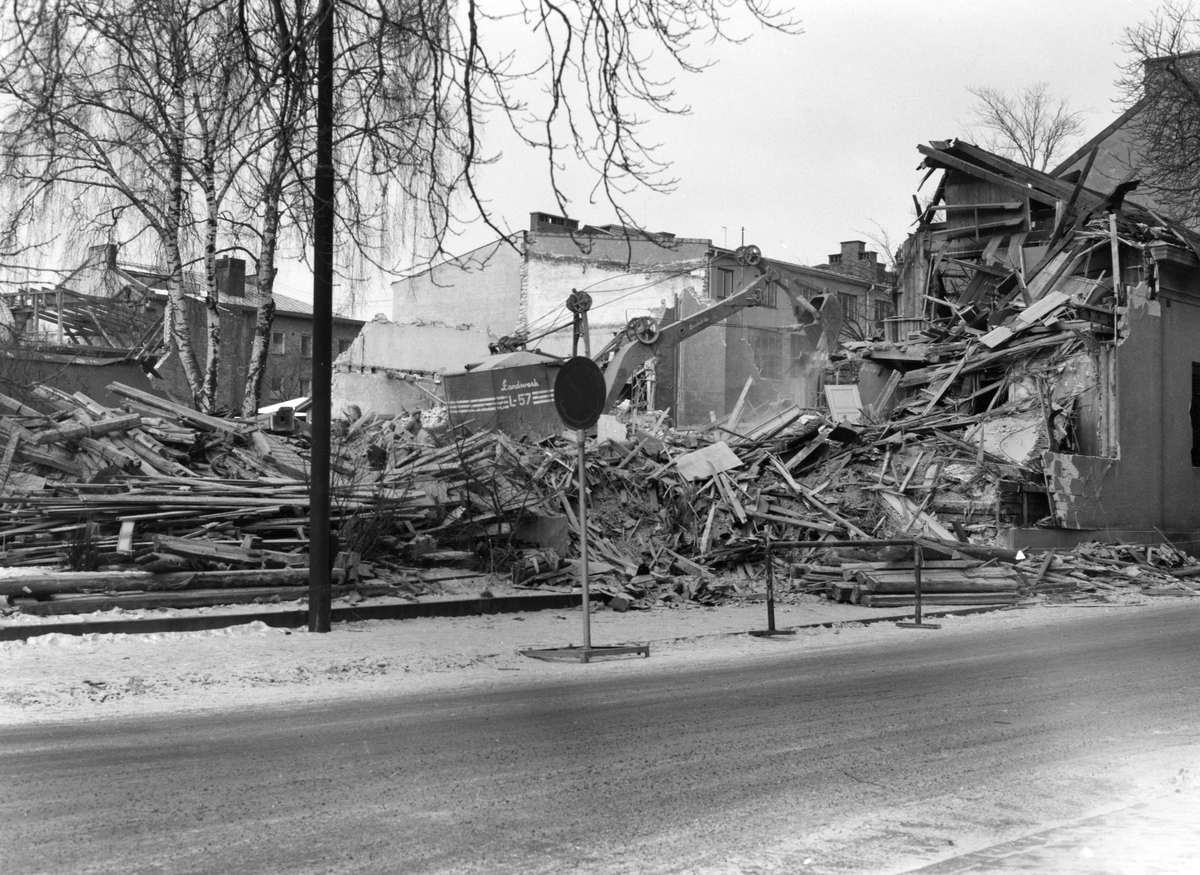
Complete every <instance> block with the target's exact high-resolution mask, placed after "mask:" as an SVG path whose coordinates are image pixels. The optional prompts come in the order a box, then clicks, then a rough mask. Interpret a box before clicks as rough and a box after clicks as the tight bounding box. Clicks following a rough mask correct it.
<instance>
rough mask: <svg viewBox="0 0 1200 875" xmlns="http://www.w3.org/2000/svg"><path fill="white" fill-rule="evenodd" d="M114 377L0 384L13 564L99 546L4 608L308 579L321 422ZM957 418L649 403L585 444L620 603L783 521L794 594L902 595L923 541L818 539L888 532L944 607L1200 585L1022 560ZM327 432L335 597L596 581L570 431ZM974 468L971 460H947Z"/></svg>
mask: <svg viewBox="0 0 1200 875" xmlns="http://www.w3.org/2000/svg"><path fill="white" fill-rule="evenodd" d="M109 389H110V391H111V392H113V393H114V394H116V395H118V396H119V397H121V398H122V399H123V402H122V404H121V405H120V407H119V408H106V407H103V406H102V405H99V404H97V403H95V402H94V401H92V400H91V399H88V398H86V397H83V396H81V395H78V394H77V395H66V394H64V393H61V392H56V391H54V390H50V389H42V390H41V395H42V399H43V400H44V401H45V402H47V406H48V408H49V412H47V411H46V410H45V409H42V410H38V409H34V408H32V407H29V406H27V405H24V404H20V403H19V402H16V401H15V400H13V399H10V398H6V397H3V396H0V406H3V407H4V408H5V409H6V411H7V412H6V414H5V415H4V416H3V418H0V432H2V433H3V436H4V437H5V439H6V441H5V452H4V456H3V460H4V468H3V473H4V486H3V491H2V492H0V564H4V565H9V566H56V567H58V568H61V567H62V566H63V565H73V566H78V564H79V563H78V561H77V560H78V559H79V556H80V555H81V554H82V553H84V552H86V551H87V550H91V551H92V552H93V553H94V554H95V555H94V557H93V558H94V559H95V560H96V562H95V565H96V566H97V567H96V568H95V569H94V570H91V571H87V572H65V571H58V570H55V571H53V572H52V573H51V572H49V570H48V573H46V574H40V575H37V576H36V577H21V578H12V579H9V580H5V581H3V582H0V596H2V597H4V599H5V601H6V602H7V604H6V605H5V606H4V610H8V611H12V610H20V611H24V612H27V613H38V614H62V613H78V612H83V611H92V610H106V609H109V608H112V607H126V608H147V607H172V606H174V607H183V606H187V607H195V606H199V605H206V604H233V603H242V602H269V601H282V600H295V599H302V598H304V597H305V596H306V594H307V581H308V525H309V519H308V516H309V497H308V486H307V480H306V477H305V472H306V471H307V458H308V441H307V438H306V437H305V435H304V434H303V431H302V430H301V431H300V432H299V433H290V434H275V433H271V432H270V431H268V430H267V429H266V428H265V427H263V425H262V424H260V423H257V422H251V421H245V420H238V419H231V418H226V417H215V416H207V415H205V414H200V413H197V412H195V411H192V410H190V409H188V408H186V407H181V406H178V405H174V404H172V403H171V402H168V401H164V400H163V399H161V398H156V397H153V396H149V395H145V394H143V393H139V392H137V391H136V390H132V389H130V388H128V387H124V386H121V385H119V384H113V385H112V386H110V387H109ZM951 428H952V426H950V425H948V424H947V423H944V422H943V423H942V424H941V425H940V426H936V427H927V428H923V427H922V426H920V425H914V424H909V426H907V427H904V428H903V429H902V430H900V431H897V429H896V425H895V422H894V421H892V420H886V421H884V422H880V423H874V424H872V423H870V422H863V423H859V424H856V425H850V424H847V423H834V422H833V421H831V420H830V419H829V418H828V417H826V416H824V415H822V414H820V413H819V412H816V411H802V410H800V409H798V408H795V407H790V408H785V409H782V410H780V411H778V412H776V413H774V414H772V415H768V416H765V417H761V418H760V420H759V424H758V425H757V426H754V427H751V428H745V429H743V430H742V431H741V432H740V433H737V434H734V433H732V432H729V431H722V430H721V429H720V428H713V429H709V430H708V431H706V432H677V431H674V430H672V429H669V428H664V427H662V426H661V425H660V424H658V423H652V424H651V425H650V426H649V427H639V423H637V422H634V423H631V428H630V431H629V434H628V438H627V439H626V440H625V441H619V440H606V441H604V442H600V443H597V442H596V441H595V440H594V439H592V440H589V441H588V444H587V448H586V454H585V476H586V481H587V485H588V514H587V536H588V537H587V541H588V544H589V548H590V551H591V552H590V554H589V556H590V563H589V564H590V570H591V574H592V577H593V581H594V585H595V586H596V588H597V589H598V590H599V591H601V592H605V593H607V594H608V595H609V596H610V598H611V599H612V600H613V603H614V604H615V605H616V606H618V607H622V608H625V607H644V606H650V605H656V604H676V603H682V602H693V603H699V604H719V603H721V602H723V601H726V600H730V599H739V598H747V597H757V596H759V595H761V592H762V588H763V581H764V578H765V574H766V570H767V564H766V563H767V561H768V553H767V548H768V544H769V543H771V542H785V541H786V542H791V543H793V544H794V545H795V546H792V547H790V548H788V549H786V550H784V549H774V550H773V551H772V552H771V554H770V562H771V566H770V568H771V572H772V574H773V575H774V579H775V581H776V591H777V593H778V594H779V595H780V597H781V598H783V599H786V598H788V597H789V596H794V597H802V596H804V595H810V594H820V595H824V596H828V597H831V598H835V599H839V600H847V601H852V602H855V603H857V604H861V605H864V606H895V605H900V604H907V603H908V602H907V601H905V600H907V599H911V598H912V595H911V592H910V591H908V590H906V589H905V588H904V587H905V585H906V581H908V580H911V577H912V574H911V570H910V567H907V566H906V565H905V563H906V562H908V563H910V564H911V556H899V557H897V556H894V555H888V554H887V553H879V552H877V551H875V552H873V551H871V550H866V549H864V550H859V551H849V552H848V551H846V550H844V549H834V548H829V547H825V546H822V542H823V541H828V540H846V539H850V540H854V539H859V540H865V539H870V538H883V537H887V538H902V539H904V538H912V539H919V540H920V542H921V543H922V545H923V547H924V553H925V559H926V565H925V568H926V570H925V572H924V574H925V578H924V579H925V580H926V581H927V584H926V586H925V588H924V590H923V593H924V595H925V598H927V599H929V600H930V603H931V604H937V603H939V602H948V603H954V604H964V603H965V604H1012V603H1014V602H1016V601H1018V600H1020V599H1027V598H1029V597H1032V596H1039V597H1041V598H1043V599H1058V600H1062V599H1070V598H1074V597H1083V598H1095V597H1097V596H1103V595H1104V594H1106V593H1109V592H1116V591H1118V590H1120V591H1131V590H1141V591H1145V592H1148V593H1150V594H1166V593H1168V592H1169V593H1180V594H1185V593H1186V594H1190V593H1191V592H1192V588H1191V585H1190V571H1191V569H1193V568H1195V567H1197V566H1196V563H1195V561H1194V560H1192V559H1191V558H1190V557H1188V556H1186V555H1185V554H1183V553H1181V552H1179V551H1174V550H1171V549H1170V548H1169V547H1158V548H1151V550H1152V551H1153V552H1151V553H1146V548H1137V550H1141V551H1142V552H1140V553H1138V552H1137V550H1135V549H1134V548H1116V547H1106V548H1099V547H1095V548H1092V552H1090V553H1088V552H1079V550H1077V551H1074V552H1068V553H1057V554H1045V555H1035V556H1032V557H1028V558H1022V557H1021V556H1019V555H1018V554H1016V553H1014V552H1013V551H1008V550H1004V549H1002V548H999V547H995V546H993V542H994V540H995V535H996V533H997V532H998V531H999V528H998V527H1000V526H1002V525H1004V524H1006V520H1005V515H1004V513H1003V510H1002V509H998V508H997V505H998V504H999V503H1000V502H1001V500H1002V499H1001V498H1000V492H999V490H997V489H996V488H995V486H996V484H997V483H998V481H999V480H1000V478H1001V477H1002V470H1001V469H1002V467H1003V466H1002V464H1001V463H1000V462H998V461H997V460H996V459H994V458H992V457H991V456H990V455H989V454H988V453H986V452H983V453H981V452H980V450H979V447H978V446H976V445H973V444H971V443H970V442H969V441H968V440H967V439H966V438H965V437H963V436H962V435H961V432H955V431H952V430H951ZM334 433H335V439H334V449H335V452H334V458H333V471H334V482H333V507H332V516H333V526H334V528H335V530H336V531H337V533H338V536H339V544H338V549H337V550H336V551H335V555H336V556H337V567H336V568H335V596H347V597H350V598H358V597H365V596H370V595H385V594H386V595H403V596H408V597H412V596H416V595H420V594H421V593H422V592H423V591H428V588H423V583H425V582H427V581H431V580H432V579H433V578H434V577H439V576H442V575H445V574H446V573H449V572H450V571H451V570H452V569H455V568H457V569H461V570H462V573H463V574H475V573H479V572H480V571H505V572H507V573H510V574H511V576H512V580H513V582H514V583H515V584H516V585H518V586H521V587H526V588H529V589H544V590H558V591H564V590H570V589H572V588H574V587H575V586H576V585H577V580H578V563H579V559H578V557H579V547H580V543H581V540H582V538H581V534H582V528H581V525H580V521H579V516H578V498H579V496H578V492H577V488H578V487H577V467H576V466H577V455H576V447H575V445H574V442H573V441H572V440H570V439H567V438H565V437H564V438H553V439H549V440H545V441H541V442H538V443H527V442H522V441H518V440H516V439H514V438H511V437H509V436H507V435H504V434H500V433H481V434H475V435H458V436H454V435H450V434H447V433H445V432H441V433H438V434H436V435H431V434H427V433H425V432H424V431H422V430H420V429H414V428H412V418H411V417H403V416H401V417H386V416H379V415H375V414H367V415H365V416H358V417H356V418H354V419H353V420H349V419H341V420H338V421H336V422H335V429H334ZM958 466H961V467H962V469H963V470H967V471H969V472H970V474H969V476H967V477H963V476H951V475H952V474H953V473H954V472H955V471H956V470H957V468H958ZM947 508H949V512H947V511H946V509H947ZM1101 549H1104V550H1110V551H1115V552H1111V554H1103V553H1101V552H1098V551H1100V550H1101ZM73 554H74V557H73ZM1046 555H1048V556H1049V559H1046V558H1045V557H1046ZM1042 561H1045V562H1046V563H1047V564H1046V565H1045V567H1042V566H1041V565H1040V564H1039V563H1041V562H1042ZM447 566H449V568H447ZM1098 569H1099V570H1098ZM1131 569H1136V571H1132V570H1131ZM951 580H953V581H957V583H952V582H951ZM952 586H954V587H956V588H954V589H951V588H949V587H952ZM430 588H431V587H430Z"/></svg>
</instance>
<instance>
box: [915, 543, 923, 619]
mask: <svg viewBox="0 0 1200 875" xmlns="http://www.w3.org/2000/svg"><path fill="white" fill-rule="evenodd" d="M923 563H924V555H923V553H922V551H921V545H920V544H917V545H916V546H915V547H914V548H913V593H914V594H915V595H916V601H917V625H918V626H920V625H921V565H922V564H923Z"/></svg>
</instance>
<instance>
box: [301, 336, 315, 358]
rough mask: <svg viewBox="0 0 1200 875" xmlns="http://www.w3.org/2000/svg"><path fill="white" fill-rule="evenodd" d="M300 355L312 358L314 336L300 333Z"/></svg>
mask: <svg viewBox="0 0 1200 875" xmlns="http://www.w3.org/2000/svg"><path fill="white" fill-rule="evenodd" d="M300 357H301V358H306V359H310V358H312V336H311V335H308V334H301V335H300Z"/></svg>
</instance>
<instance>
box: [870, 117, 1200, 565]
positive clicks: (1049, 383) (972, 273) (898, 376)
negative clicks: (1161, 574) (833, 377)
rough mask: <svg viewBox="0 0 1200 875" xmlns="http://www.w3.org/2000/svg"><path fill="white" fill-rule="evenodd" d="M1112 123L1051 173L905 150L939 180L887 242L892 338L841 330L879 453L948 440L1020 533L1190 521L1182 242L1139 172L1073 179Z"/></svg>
mask: <svg viewBox="0 0 1200 875" xmlns="http://www.w3.org/2000/svg"><path fill="white" fill-rule="evenodd" d="M1114 130H1115V129H1113V128H1110V129H1109V130H1108V131H1106V132H1105V133H1104V134H1102V135H1101V137H1100V138H1098V140H1097V141H1094V142H1093V143H1090V144H1088V146H1087V147H1086V148H1085V149H1084V150H1082V152H1081V154H1079V155H1076V156H1072V159H1071V160H1069V161H1068V162H1067V163H1066V164H1064V166H1063V167H1062V168H1060V169H1059V172H1058V173H1057V174H1053V173H1050V174H1048V173H1041V172H1038V171H1035V170H1033V169H1031V168H1028V167H1025V166H1022V165H1019V164H1017V163H1014V162H1012V161H1009V160H1007V159H1005V158H1003V157H1001V156H998V155H995V154H991V153H989V152H987V151H985V150H982V149H980V148H978V147H976V146H974V145H971V144H970V143H966V142H963V141H961V140H951V141H944V142H933V143H930V144H929V145H927V146H921V147H919V150H920V152H921V154H922V155H923V157H924V161H923V167H924V168H925V169H927V170H928V174H927V177H926V179H929V178H930V177H936V188H935V190H934V192H933V195H932V198H931V199H930V201H929V203H928V205H927V206H926V207H924V209H923V211H922V213H921V215H920V217H919V221H918V227H917V230H916V231H915V232H914V233H913V234H912V235H911V236H910V237H909V239H908V240H907V241H906V243H905V245H904V247H903V250H902V259H901V266H900V270H899V294H898V312H897V315H896V317H895V320H894V329H893V331H894V336H893V339H892V340H891V342H886V343H874V344H862V345H855V344H852V346H853V347H855V348H854V351H853V359H854V362H855V363H856V364H857V365H858V366H859V370H858V383H857V385H858V389H859V394H860V400H861V404H862V408H863V410H864V411H866V412H865V413H864V418H866V419H870V418H871V417H872V416H874V417H875V418H876V420H877V421H886V422H887V423H888V424H889V425H888V428H887V429H886V431H887V433H888V435H889V439H890V440H891V441H892V442H893V443H892V444H891V445H890V447H889V448H890V449H892V450H894V451H896V452H899V450H900V449H901V448H903V447H904V446H905V445H906V444H909V443H910V442H911V444H912V445H913V446H915V445H918V444H920V443H921V441H922V440H934V441H937V442H939V445H940V446H941V447H942V448H943V449H949V450H951V451H952V452H953V453H954V454H956V455H957V461H956V462H955V463H953V465H957V466H958V467H957V468H956V470H955V471H954V472H953V477H956V478H958V479H959V480H960V481H962V483H966V482H973V483H974V484H975V487H976V488H977V490H978V487H979V486H980V484H981V483H983V482H986V483H987V484H988V487H989V488H990V489H992V490H994V491H995V494H994V495H988V496H983V495H982V493H981V492H978V491H977V493H976V494H975V496H974V497H975V498H976V499H977V500H979V501H980V504H981V506H985V505H986V504H988V502H989V501H990V500H992V499H994V501H995V508H996V515H997V520H996V523H997V529H998V530H999V529H1005V530H1007V531H1009V532H1010V533H1011V534H1010V537H1011V540H1012V543H1013V546H1017V547H1030V546H1033V547H1037V546H1056V545H1064V546H1066V545H1070V544H1074V543H1080V542H1083V541H1089V540H1100V541H1117V540H1122V541H1134V542H1157V541H1161V540H1162V539H1164V538H1166V539H1168V540H1171V541H1173V542H1175V543H1182V542H1184V541H1192V542H1194V541H1195V540H1196V534H1195V533H1197V532H1198V531H1200V507H1198V506H1197V505H1196V503H1195V501H1194V495H1195V494H1196V491H1197V488H1198V486H1200V403H1197V402H1198V401H1200V270H1198V268H1200V261H1198V259H1197V251H1198V250H1197V237H1196V236H1195V235H1194V234H1193V233H1192V232H1190V231H1189V230H1188V229H1186V228H1185V227H1184V226H1182V225H1180V224H1177V223H1174V222H1172V221H1169V220H1167V219H1165V218H1163V217H1162V216H1160V215H1158V214H1157V213H1156V212H1155V211H1153V210H1152V209H1149V208H1147V207H1144V206H1142V205H1140V204H1139V203H1138V202H1137V200H1136V198H1135V197H1134V196H1132V195H1131V192H1134V191H1135V189H1136V182H1133V181H1124V182H1122V183H1120V184H1118V185H1116V186H1110V185H1107V184H1105V185H1104V188H1103V189H1095V188H1092V187H1091V186H1090V185H1089V184H1088V183H1089V181H1094V180H1093V179H1092V178H1091V177H1089V171H1090V170H1091V169H1092V167H1093V165H1094V159H1095V157H1096V155H1097V154H1098V153H1099V152H1100V151H1101V146H1102V141H1103V139H1104V138H1105V137H1106V136H1108V135H1110V134H1112V133H1113V131H1114ZM1095 179H1097V180H1100V183H1101V184H1104V181H1103V177H1099V176H1098V177H1096V178H1095ZM927 449H934V447H933V446H932V445H930V446H928V447H927ZM893 455H895V453H893ZM972 455H974V462H975V463H976V466H975V467H974V468H972V467H971V465H970V462H971V457H972ZM931 461H932V460H931V459H927V460H926V465H925V467H923V468H922V469H921V470H919V471H917V476H918V477H920V476H921V475H922V474H923V473H925V470H926V468H927V467H928V465H929V463H930V462H931ZM939 464H940V463H939ZM953 465H952V464H951V463H947V464H946V465H945V466H944V468H940V469H939V471H938V474H939V475H940V476H941V477H942V478H943V480H944V479H945V478H946V476H947V475H948V474H951V470H950V469H951V468H952V467H953ZM964 466H965V467H964ZM885 467H886V463H885ZM985 469H986V470H987V471H988V472H989V473H988V474H987V475H986V476H984V474H983V471H984V470H985ZM893 470H894V469H893ZM909 473H910V476H911V472H909ZM906 482H908V481H906ZM959 485H960V486H961V484H959ZM945 486H946V487H947V488H949V489H950V490H951V491H953V489H954V484H951V483H946V484H945ZM959 491H960V492H962V491H963V490H962V489H961V488H960V490H959ZM930 495H931V496H932V492H931V493H930ZM943 497H945V496H943ZM926 501H927V503H928V502H929V499H926ZM934 507H936V501H935V502H934V504H933V505H931V509H932V508H934ZM947 509H949V508H947Z"/></svg>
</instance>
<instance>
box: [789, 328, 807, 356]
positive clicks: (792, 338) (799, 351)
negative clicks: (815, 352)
mask: <svg viewBox="0 0 1200 875" xmlns="http://www.w3.org/2000/svg"><path fill="white" fill-rule="evenodd" d="M810 351H811V350H809V349H808V343H807V342H806V338H805V336H804V335H803V334H789V335H788V352H789V353H791V358H792V361H793V362H797V361H799V360H800V359H802V358H804V357H805V356H806V355H807V354H808V353H809V352H810Z"/></svg>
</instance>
